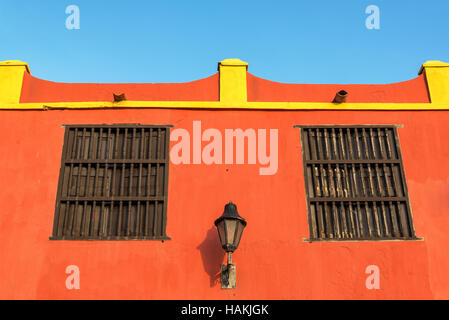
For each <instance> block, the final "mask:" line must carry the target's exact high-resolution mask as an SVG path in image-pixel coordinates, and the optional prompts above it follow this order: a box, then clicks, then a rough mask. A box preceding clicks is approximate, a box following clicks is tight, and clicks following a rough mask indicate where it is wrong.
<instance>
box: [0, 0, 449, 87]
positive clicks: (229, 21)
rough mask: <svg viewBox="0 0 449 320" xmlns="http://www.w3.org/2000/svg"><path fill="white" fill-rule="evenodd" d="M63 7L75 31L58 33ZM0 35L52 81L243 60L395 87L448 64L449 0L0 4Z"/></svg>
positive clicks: (165, 77)
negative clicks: (372, 14)
mask: <svg viewBox="0 0 449 320" xmlns="http://www.w3.org/2000/svg"><path fill="white" fill-rule="evenodd" d="M69 5H77V6H78V7H79V9H80V29H79V30H68V29H67V28H66V25H65V22H66V18H67V17H68V15H67V14H66V13H65V10H66V7H67V6H69ZM368 5H376V6H378V7H379V9H380V29H379V30H369V29H367V28H366V26H365V20H366V18H367V17H368V14H366V13H365V9H366V7H367V6H368ZM0 39H1V40H0V60H13V59H14V60H22V61H26V62H28V63H29V64H30V68H31V73H32V74H33V75H34V76H36V77H39V78H42V79H46V80H51V81H60V82H105V83H106V82H109V83H111V82H184V81H192V80H196V79H200V78H204V77H206V76H209V75H212V74H214V73H215V72H216V70H217V62H218V61H220V60H223V59H226V58H240V59H242V60H244V61H246V62H248V63H249V71H250V72H251V73H252V74H254V75H256V76H259V77H262V78H266V79H269V80H273V81H279V82H289V83H392V82H399V81H404V80H408V79H411V78H414V77H415V76H416V75H417V72H418V70H419V67H420V66H421V64H422V63H423V62H425V61H426V60H442V61H445V62H449V40H448V39H449V1H448V0H426V1H417V0H413V1H410V0H409V1H406V0H370V1H364V0H343V1H335V0H332V1H331V0H329V1H322V0H315V1H301V0H295V1H285V0H276V1H273V0H272V1H265V0H257V1H253V0H240V1H235V0H227V1H221V0H207V1H203V0H190V1H174V0H157V1H155V0H147V1H143V0H142V1H138V0H127V1H114V0H108V1H106V0H71V1H63V0H54V1H50V0H42V1H36V0H27V1H25V0H0Z"/></svg>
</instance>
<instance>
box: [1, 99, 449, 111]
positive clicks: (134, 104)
mask: <svg viewBox="0 0 449 320" xmlns="http://www.w3.org/2000/svg"><path fill="white" fill-rule="evenodd" d="M121 108H162V109H220V110H235V109H249V110H384V111H385V110H391V111H400V110H401V111H404V110H422V111H426V110H427V111H429V110H449V104H436V103H344V104H334V103H317V102H315V103H309V102H247V103H243V104H241V105H235V104H226V103H222V102H219V101H121V102H117V103H114V102H108V101H105V102H70V103H66V102H58V103H20V104H7V105H4V104H2V105H0V110H51V109H121Z"/></svg>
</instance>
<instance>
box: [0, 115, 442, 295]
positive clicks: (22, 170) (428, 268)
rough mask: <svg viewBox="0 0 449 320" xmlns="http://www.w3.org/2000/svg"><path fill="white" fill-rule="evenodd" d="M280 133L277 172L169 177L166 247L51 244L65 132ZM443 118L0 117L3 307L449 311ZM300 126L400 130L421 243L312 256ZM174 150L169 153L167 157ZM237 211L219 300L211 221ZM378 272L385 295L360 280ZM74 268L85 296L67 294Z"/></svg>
mask: <svg viewBox="0 0 449 320" xmlns="http://www.w3.org/2000/svg"><path fill="white" fill-rule="evenodd" d="M193 120H201V121H202V126H203V130H204V129H206V128H217V129H219V130H221V131H222V132H224V129H225V128H242V129H245V128H254V129H258V128H266V129H270V128H273V129H279V169H278V172H277V174H275V175H272V176H260V175H259V171H258V168H259V166H258V165H210V166H207V165H173V164H170V177H169V195H168V198H169V200H168V223H167V234H168V236H170V237H171V238H172V240H170V241H166V242H164V243H161V242H158V241H154V242H145V241H136V242H129V241H128V242H126V241H124V242H97V241H93V242H87V241H86V242H70V241H50V240H48V238H49V236H50V234H51V231H52V225H53V215H54V207H55V198H56V189H57V183H58V174H59V168H60V160H61V151H62V142H63V134H64V128H63V127H62V125H63V124H83V123H84V124H96V123H111V124H112V123H142V124H173V125H174V128H173V129H176V128H186V129H188V130H189V131H191V128H192V121H193ZM448 121H449V112H444V111H442V112H435V111H433V112H432V111H416V112H406V111H401V112H395V111H385V112H380V111H377V112H375V111H360V112H355V111H354V112H349V111H348V112H346V111H296V112H282V111H270V112H266V111H265V112H263V111H207V110H201V111H200V110H198V111H194V110H160V109H159V110H158V109H141V110H137V109H122V110H85V111H81V110H72V111H68V110H65V111H62V110H61V111H58V110H54V111H46V112H43V111H3V112H2V114H1V118H0V139H1V141H2V154H1V155H0V184H1V185H0V188H1V190H2V192H0V208H1V212H0V257H1V258H2V261H1V263H0V299H5V298H25V299H35V298H39V299H47V298H51V299H55V298H56V299H65V298H74V299H77V298H83V299H92V298H112V299H222V298H223V299H227V298H232V299H303V298H304V299H310V298H325V299H326V298H329V299H330V298H342V299H345V298H356V299H357V298H362V299H368V298H386V299H390V298H395V299H398V298H411V299H416V298H446V299H447V298H449V275H448V273H447V270H448V268H449V256H448V255H447V254H446V250H445V249H446V245H447V243H448V241H449V196H448V195H449V179H448V176H449V162H448V161H447V159H448V156H449V144H448V143H447V138H448V137H449V126H448V125H447V123H448ZM297 124H402V125H404V127H403V128H400V129H398V132H399V137H400V142H401V146H402V154H403V160H404V167H405V172H406V177H407V183H408V189H409V195H410V200H411V207H412V212H413V218H414V225H415V230H416V234H417V236H419V237H423V238H424V240H423V241H409V242H404V241H392V242H340V243H338V242H329V243H308V242H304V241H303V238H308V236H309V235H308V226H307V210H306V201H305V191H304V179H303V170H302V159H301V149H300V139H299V130H298V129H294V128H293V125H297ZM173 144H174V142H172V145H173ZM229 200H232V201H233V202H235V203H236V204H237V206H238V210H239V213H240V215H241V216H243V217H244V218H245V219H246V220H247V221H248V226H247V228H246V229H245V231H244V233H243V237H242V241H241V243H240V247H239V249H238V250H237V251H236V252H235V254H234V255H233V261H234V263H236V265H237V289H235V290H221V289H220V285H219V283H218V278H217V274H218V272H219V268H220V263H221V262H222V260H223V259H224V253H223V251H222V249H221V248H220V245H219V240H218V236H217V232H216V230H215V227H214V225H213V221H214V220H215V219H216V218H217V217H218V216H220V215H221V213H222V212H223V206H224V205H225V204H226V203H227V202H228V201H229ZM372 264H375V265H378V266H379V268H380V273H381V277H380V290H368V289H367V288H366V287H365V280H366V278H367V276H368V275H366V274H365V268H366V267H367V266H368V265H372ZM68 265H77V266H79V268H80V279H81V289H80V290H68V289H67V288H66V286H65V280H66V278H67V276H68V275H67V274H65V269H66V267H67V266H68Z"/></svg>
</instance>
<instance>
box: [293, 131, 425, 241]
mask: <svg viewBox="0 0 449 320" xmlns="http://www.w3.org/2000/svg"><path fill="white" fill-rule="evenodd" d="M402 127H403V126H402V125H396V124H393V125H373V124H369V125H295V126H294V128H299V129H300V130H299V134H300V142H301V155H302V165H303V174H304V186H305V190H304V191H305V198H306V199H305V200H306V204H307V219H308V229H309V239H305V241H309V242H322V241H338V242H346V241H398V240H399V241H401V240H402V241H413V240H422V239H421V238H418V237H417V236H416V232H415V227H414V222H413V215H412V210H411V204H410V198H409V192H408V187H407V180H406V176H405V169H404V163H403V158H402V148H401V145H400V141H399V134H398V130H397V129H398V128H402ZM305 129H337V130H339V129H345V130H351V129H369V130H371V129H376V130H377V129H381V130H382V129H384V130H387V129H391V131H392V132H393V135H394V137H393V138H394V140H393V142H394V147H395V153H396V155H397V157H396V158H397V159H391V161H387V160H386V159H384V161H382V160H380V159H379V160H377V159H369V160H361V159H356V158H355V157H353V159H350V160H342V159H331V160H329V159H328V160H306V152H308V151H309V149H308V148H310V144H309V142H306V141H304V139H305V138H306V136H305V134H304V130H305ZM357 134H358V133H357ZM338 137H339V136H338V134H337V135H336V139H339V138H338ZM329 139H331V138H329ZM342 141H343V139H342ZM379 143H380V142H379ZM367 152H371V150H370V149H369V150H368V151H367ZM376 152H377V151H376ZM341 153H343V150H342V151H341ZM345 157H346V158H347V159H349V157H350V156H349V154H347V155H346V156H345ZM345 161H346V162H345ZM313 162H315V163H322V164H323V165H328V167H331V166H332V165H336V166H339V165H342V164H344V163H347V164H349V163H351V164H352V165H353V166H354V167H355V165H357V164H358V165H360V166H363V165H366V166H367V167H368V166H369V165H370V164H371V165H372V164H376V163H385V164H391V166H393V163H394V164H396V165H398V166H399V172H400V179H401V182H402V184H401V187H402V189H403V193H404V196H403V197H382V196H379V197H371V199H368V198H367V197H366V198H365V201H363V200H362V199H363V198H362V197H351V198H349V197H344V196H343V197H338V196H336V197H329V198H327V199H322V200H321V201H322V202H323V203H326V202H329V203H336V202H337V201H338V202H340V203H341V204H340V210H341V208H342V207H343V206H345V204H344V203H345V202H346V203H348V206H351V210H352V204H353V203H356V204H357V203H362V202H365V206H366V207H365V209H364V210H368V208H369V210H374V209H373V208H376V211H377V207H376V203H378V202H382V203H383V202H385V203H386V202H389V203H390V204H391V203H392V202H396V203H397V206H398V207H397V209H396V208H395V209H394V212H395V214H398V215H400V212H399V203H400V202H403V203H404V204H405V209H406V211H407V215H406V219H407V221H408V224H407V227H408V233H409V234H410V236H402V237H397V236H395V235H393V234H392V235H391V236H388V237H387V236H362V237H344V236H343V237H329V236H327V233H326V232H325V234H326V237H322V234H319V231H318V228H319V226H318V223H319V221H318V218H315V219H313V217H312V206H311V202H313V200H312V201H311V199H315V198H317V197H311V196H310V192H309V190H310V187H311V186H310V182H309V173H308V172H307V170H308V167H309V166H311V165H312V166H313ZM391 168H392V167H391ZM353 170H354V171H355V169H353ZM381 172H382V170H381ZM383 173H385V172H383ZM376 174H377V175H378V172H377V170H376ZM381 176H383V175H381ZM320 178H321V173H320ZM311 179H313V178H311ZM350 179H352V178H350ZM319 182H320V181H319ZM351 183H352V182H351ZM394 187H395V188H396V186H394ZM312 188H313V183H312ZM323 198H324V197H323ZM345 198H346V200H342V199H345ZM317 199H318V198H317ZM347 199H352V200H347ZM315 200H316V199H315ZM333 200H334V201H333ZM316 202H317V203H318V202H319V201H318V200H317V201H316ZM368 202H369V203H370V205H371V204H373V203H374V204H375V205H374V206H373V207H372V208H371V207H368ZM383 205H384V204H382V207H383ZM395 206H396V204H395ZM332 208H334V207H332ZM345 209H346V207H344V209H343V212H345ZM357 209H358V210H360V207H357ZM382 210H383V208H382ZM390 210H391V205H390V207H389V208H388V212H389V219H390V221H392V220H391V217H392V216H391V211H390ZM340 212H341V211H340ZM315 214H316V216H317V215H318V213H315ZM332 214H333V212H332ZM355 214H358V212H356V213H355ZM344 215H345V216H346V213H345V214H344ZM384 218H385V217H384ZM372 219H374V218H372ZM399 219H400V218H399ZM323 220H324V219H323ZM364 222H366V224H367V227H368V228H369V223H368V221H367V220H365V221H364ZM314 223H315V225H314ZM326 223H327V221H326ZM385 223H386V222H385ZM348 225H349V222H347V228H348V229H349V226H348ZM323 226H324V225H323ZM390 227H391V226H390ZM332 228H335V225H333V226H332ZM391 228H392V227H391ZM401 228H402V227H401V225H399V229H401ZM324 229H327V226H324ZM385 229H386V228H385ZM359 230H360V232H359V233H362V226H359ZM353 231H355V230H353ZM390 231H391V230H390ZM365 232H366V230H363V233H365ZM378 232H380V231H378ZM354 233H355V232H354ZM369 233H370V234H371V233H372V230H369ZM382 233H384V232H382ZM400 233H401V234H403V230H400Z"/></svg>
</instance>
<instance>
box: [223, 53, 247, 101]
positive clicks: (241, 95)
mask: <svg viewBox="0 0 449 320" xmlns="http://www.w3.org/2000/svg"><path fill="white" fill-rule="evenodd" d="M247 70H248V63H246V62H244V61H242V60H240V59H226V60H223V61H220V62H219V63H218V71H219V72H220V102H221V103H224V104H227V105H230V106H234V107H241V106H243V105H246V103H247V102H248V101H247V93H246V71H247Z"/></svg>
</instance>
